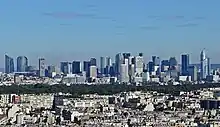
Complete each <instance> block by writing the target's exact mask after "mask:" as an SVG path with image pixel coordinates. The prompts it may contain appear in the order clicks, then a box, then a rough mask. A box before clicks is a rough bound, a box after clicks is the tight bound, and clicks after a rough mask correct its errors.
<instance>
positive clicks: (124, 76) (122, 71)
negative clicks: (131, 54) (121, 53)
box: [120, 59, 129, 83]
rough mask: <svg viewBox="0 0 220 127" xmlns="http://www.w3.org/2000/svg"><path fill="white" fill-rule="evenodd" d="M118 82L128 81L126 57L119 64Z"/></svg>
mask: <svg viewBox="0 0 220 127" xmlns="http://www.w3.org/2000/svg"><path fill="white" fill-rule="evenodd" d="M120 82H121V83H127V82H129V75H128V59H125V60H124V63H123V64H121V65H120Z"/></svg>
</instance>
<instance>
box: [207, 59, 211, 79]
mask: <svg viewBox="0 0 220 127" xmlns="http://www.w3.org/2000/svg"><path fill="white" fill-rule="evenodd" d="M207 66H208V75H211V60H210V58H209V57H208V58H207Z"/></svg>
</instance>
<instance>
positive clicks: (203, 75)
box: [200, 49, 208, 79]
mask: <svg viewBox="0 0 220 127" xmlns="http://www.w3.org/2000/svg"><path fill="white" fill-rule="evenodd" d="M200 63H201V67H200V68H201V71H200V78H202V79H205V78H206V76H207V75H208V59H207V57H206V53H205V49H203V50H202V52H201V54H200Z"/></svg>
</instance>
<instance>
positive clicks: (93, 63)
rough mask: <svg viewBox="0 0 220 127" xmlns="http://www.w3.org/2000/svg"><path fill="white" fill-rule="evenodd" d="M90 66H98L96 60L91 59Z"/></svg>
mask: <svg viewBox="0 0 220 127" xmlns="http://www.w3.org/2000/svg"><path fill="white" fill-rule="evenodd" d="M90 66H97V64H96V58H91V59H90Z"/></svg>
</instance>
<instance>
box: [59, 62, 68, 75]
mask: <svg viewBox="0 0 220 127" xmlns="http://www.w3.org/2000/svg"><path fill="white" fill-rule="evenodd" d="M70 66H71V64H70V63H69V62H61V63H60V71H61V72H62V73H63V74H65V75H66V74H70V70H71V67H70Z"/></svg>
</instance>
